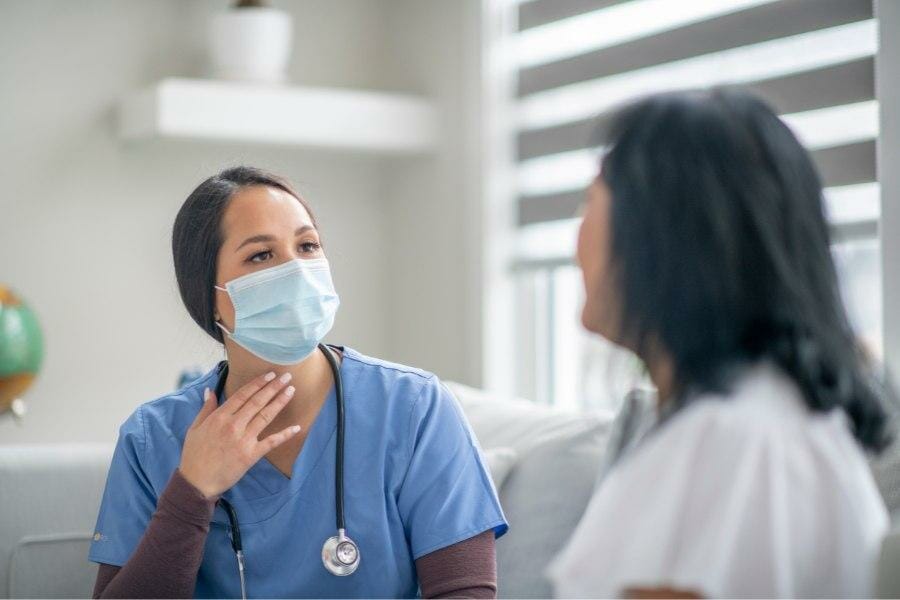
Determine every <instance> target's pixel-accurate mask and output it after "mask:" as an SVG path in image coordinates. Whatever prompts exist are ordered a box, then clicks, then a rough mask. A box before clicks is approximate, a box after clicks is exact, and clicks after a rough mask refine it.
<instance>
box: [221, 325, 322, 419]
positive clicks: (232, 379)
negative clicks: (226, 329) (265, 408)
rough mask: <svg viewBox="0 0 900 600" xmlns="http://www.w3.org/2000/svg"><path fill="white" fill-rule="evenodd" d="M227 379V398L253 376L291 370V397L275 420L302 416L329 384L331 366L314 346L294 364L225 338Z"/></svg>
mask: <svg viewBox="0 0 900 600" xmlns="http://www.w3.org/2000/svg"><path fill="white" fill-rule="evenodd" d="M225 351H226V354H227V357H228V379H227V380H226V381H225V390H224V391H225V397H226V398H228V397H230V396H231V395H232V394H234V393H235V392H237V391H238V390H239V389H241V388H242V387H243V386H244V385H246V384H247V383H249V382H250V381H251V380H252V379H254V378H255V377H258V376H260V375H263V374H265V373H268V372H270V371H272V372H274V373H275V374H276V376H280V375H282V374H284V373H290V374H291V381H290V385H292V386H294V387H295V388H296V392H295V393H294V397H293V398H292V399H291V401H290V402H289V403H288V404H287V406H285V407H284V408H283V409H282V411H281V412H280V413H279V414H278V417H277V419H278V420H279V421H288V422H291V423H293V422H297V421H302V420H303V418H302V417H303V415H305V413H306V412H308V411H311V410H314V407H316V406H317V405H318V400H320V399H322V398H324V397H325V396H326V395H327V394H328V392H329V390H330V389H331V386H332V384H333V377H332V373H331V366H330V365H329V363H328V360H327V359H326V358H325V356H324V355H323V354H322V351H321V350H319V349H318V348H317V349H316V350H314V351H313V353H312V354H310V355H309V356H307V357H306V358H305V359H303V360H302V361H300V362H299V363H297V364H294V365H276V364H272V363H270V362H267V361H265V360H263V359H261V358H259V357H258V356H256V355H255V354H252V353H250V352H248V351H247V350H245V349H244V348H242V347H241V346H238V345H237V344H235V343H234V342H232V341H231V340H230V339H227V338H226V341H225Z"/></svg>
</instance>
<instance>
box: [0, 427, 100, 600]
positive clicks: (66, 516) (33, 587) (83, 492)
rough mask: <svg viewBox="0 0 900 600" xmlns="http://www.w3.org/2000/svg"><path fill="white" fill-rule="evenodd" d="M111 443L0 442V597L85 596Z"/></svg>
mask: <svg viewBox="0 0 900 600" xmlns="http://www.w3.org/2000/svg"><path fill="white" fill-rule="evenodd" d="M111 457H112V445H58V446H37V445H35V446H0V596H2V597H4V598H72V597H81V598H90V597H91V592H92V591H93V587H94V578H95V576H96V571H97V570H96V567H94V566H92V565H91V563H89V562H87V552H88V545H89V543H90V539H91V536H92V535H93V529H94V524H95V521H96V519H97V509H98V508H99V506H100V496H101V494H102V493H103V486H104V484H105V482H106V471H107V468H108V466H109V461H110V459H111Z"/></svg>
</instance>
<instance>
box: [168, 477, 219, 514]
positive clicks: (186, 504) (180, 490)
mask: <svg viewBox="0 0 900 600" xmlns="http://www.w3.org/2000/svg"><path fill="white" fill-rule="evenodd" d="M217 500H218V496H216V497H214V498H207V497H206V496H204V495H203V493H202V492H201V491H200V490H198V489H197V488H196V487H194V486H193V485H192V484H191V483H190V482H189V481H188V480H187V479H185V478H184V476H183V475H182V474H181V471H180V470H179V469H175V472H174V473H172V477H171V478H170V479H169V483H168V485H166V489H165V490H163V493H162V495H161V496H160V497H159V507H160V508H163V509H166V510H167V511H168V512H171V513H173V514H174V515H175V516H177V517H179V518H180V519H181V520H183V521H187V522H189V523H192V524H194V525H197V526H201V527H203V526H206V525H209V522H210V520H211V519H212V515H213V511H214V510H215V507H216V501H217Z"/></svg>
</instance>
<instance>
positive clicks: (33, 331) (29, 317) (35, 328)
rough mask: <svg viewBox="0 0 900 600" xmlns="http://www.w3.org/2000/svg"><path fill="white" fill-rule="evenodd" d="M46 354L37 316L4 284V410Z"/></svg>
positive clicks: (0, 335) (0, 325)
mask: <svg viewBox="0 0 900 600" xmlns="http://www.w3.org/2000/svg"><path fill="white" fill-rule="evenodd" d="M43 358H44V338H43V336H42V335H41V328H40V326H39V325H38V321H37V317H35V315H34V312H32V310H31V309H30V308H28V305H26V304H25V303H24V302H22V300H20V299H19V298H18V297H17V296H16V295H15V294H14V293H13V292H12V290H10V289H9V288H8V287H6V286H4V285H0V413H4V412H6V411H7V410H9V407H10V405H11V404H12V402H13V400H15V399H16V398H19V397H21V396H22V394H24V393H25V390H27V389H28V388H29V387H31V384H32V383H34V379H35V377H37V374H38V371H39V370H40V368H41V362H42V361H43Z"/></svg>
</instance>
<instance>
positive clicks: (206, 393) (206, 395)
mask: <svg viewBox="0 0 900 600" xmlns="http://www.w3.org/2000/svg"><path fill="white" fill-rule="evenodd" d="M203 401H204V402H208V401H209V388H203Z"/></svg>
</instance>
